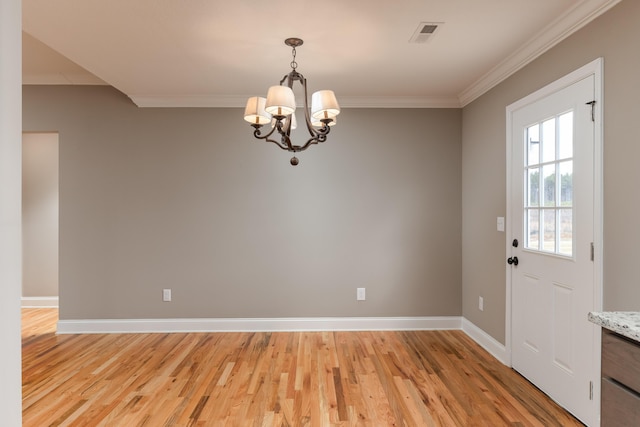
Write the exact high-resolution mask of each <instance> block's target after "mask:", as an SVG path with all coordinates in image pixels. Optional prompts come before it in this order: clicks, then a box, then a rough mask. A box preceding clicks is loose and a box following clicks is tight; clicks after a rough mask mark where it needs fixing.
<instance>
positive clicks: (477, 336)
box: [462, 318, 511, 366]
mask: <svg viewBox="0 0 640 427" xmlns="http://www.w3.org/2000/svg"><path fill="white" fill-rule="evenodd" d="M462 330H463V331H464V333H466V334H467V335H469V337H470V338H471V339H472V340H474V341H475V342H476V343H478V345H480V347H482V348H484V349H485V350H487V351H488V352H489V353H490V354H491V355H492V356H493V357H495V358H496V359H498V360H499V361H500V362H502V363H503V364H504V365H507V366H511V364H510V362H509V357H508V354H507V348H506V347H505V346H504V345H503V344H501V343H500V342H498V341H496V339H495V338H493V337H492V336H491V335H489V334H487V333H486V332H485V331H483V330H482V329H480V328H479V327H477V326H476V325H475V324H473V323H471V322H470V321H469V320H467V319H466V318H463V319H462Z"/></svg>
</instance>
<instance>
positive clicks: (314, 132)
mask: <svg viewBox="0 0 640 427" xmlns="http://www.w3.org/2000/svg"><path fill="white" fill-rule="evenodd" d="M284 43H285V44H286V45H287V46H290V47H291V48H292V56H293V60H292V61H291V71H290V72H289V73H288V74H285V76H284V77H283V78H282V80H280V84H279V85H276V86H271V87H270V88H269V90H268V91H267V97H266V98H263V97H259V96H253V97H251V98H249V99H248V100H247V105H246V107H245V110H244V119H245V120H246V121H247V122H249V123H250V124H251V126H252V127H253V128H254V131H253V136H254V137H255V138H257V139H261V140H264V141H267V142H272V143H274V144H275V145H277V146H278V147H280V148H281V149H283V150H286V151H291V152H293V153H298V152H300V151H304V150H306V149H307V148H309V147H310V146H311V145H315V144H319V143H321V142H325V141H326V140H327V135H328V134H329V130H330V126H333V125H335V123H336V121H335V119H336V116H337V115H338V114H340V106H339V105H338V100H337V99H336V95H335V94H334V93H333V91H332V90H320V91H317V92H315V93H314V94H313V95H312V97H311V106H310V105H309V99H308V94H307V79H305V78H304V76H303V75H302V74H300V73H299V72H298V71H297V69H296V68H297V66H298V63H297V62H296V47H299V46H302V43H303V41H302V40H301V39H298V38H289V39H286V40H285V41H284ZM295 82H298V83H299V84H300V86H301V87H302V91H303V99H302V101H303V102H302V104H303V108H304V120H303V121H302V123H303V124H304V126H303V127H306V128H307V130H308V132H309V135H310V136H311V137H310V138H309V139H307V141H306V142H305V143H304V144H301V145H296V144H294V143H293V142H292V140H291V131H292V130H294V129H296V127H297V125H298V124H297V120H296V116H295V114H294V113H295V111H296V95H295V93H294V90H293V88H294V83H295ZM298 105H300V104H298ZM267 123H271V129H270V130H268V131H266V133H263V130H262V126H263V125H265V124H267ZM272 137H275V138H276V139H274V138H272ZM278 137H279V138H278ZM298 163H299V160H298V158H297V157H295V155H294V157H292V158H291V164H292V165H294V166H295V165H297V164H298Z"/></svg>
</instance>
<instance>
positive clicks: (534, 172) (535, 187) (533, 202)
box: [527, 168, 540, 206]
mask: <svg viewBox="0 0 640 427" xmlns="http://www.w3.org/2000/svg"><path fill="white" fill-rule="evenodd" d="M527 182H528V184H527V189H528V193H529V196H528V197H527V200H529V206H540V191H539V189H540V169H539V168H531V169H529V173H528V175H527Z"/></svg>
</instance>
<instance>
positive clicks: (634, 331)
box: [589, 311, 640, 343]
mask: <svg viewBox="0 0 640 427" xmlns="http://www.w3.org/2000/svg"><path fill="white" fill-rule="evenodd" d="M589 321H590V322H593V323H595V324H596V325H600V326H602V327H603V328H606V329H609V330H610V331H613V332H616V333H618V334H620V335H623V336H625V337H627V338H631V339H632V340H634V341H637V342H639V343H640V311H601V312H591V313H589Z"/></svg>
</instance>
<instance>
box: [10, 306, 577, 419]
mask: <svg viewBox="0 0 640 427" xmlns="http://www.w3.org/2000/svg"><path fill="white" fill-rule="evenodd" d="M56 321H57V311H56V310H52V309H24V310H23V329H22V349H23V359H22V360H23V423H24V425H25V426H27V427H29V426H34V427H41V426H58V425H59V426H82V427H85V426H126V427H129V426H152V427H156V426H236V425H237V426H274V427H282V426H313V427H315V426H318V427H324V426H367V427H368V426H372V427H380V426H433V427H440V426H465V427H466V426H492V427H496V426H563V427H564V426H580V425H582V424H580V423H579V422H578V421H577V420H575V418H573V417H572V416H571V415H570V414H568V413H567V412H566V411H564V410H563V409H562V408H560V407H558V406H557V405H556V404H555V403H554V402H553V401H551V400H550V399H549V398H548V397H547V396H545V395H544V394H543V393H541V392H540V390H538V389H537V388H536V387H534V386H533V385H531V384H530V383H529V382H528V381H527V380H526V379H524V378H523V377H521V376H520V375H518V374H517V373H516V372H514V371H513V370H511V369H510V368H508V367H506V366H504V365H502V364H501V363H500V362H498V361H497V360H495V359H494V358H493V357H492V356H491V355H489V354H488V353H487V352H486V351H485V350H484V349H482V348H481V347H479V346H478V345H477V344H476V343H475V342H473V340H471V339H470V338H469V337H468V336H466V335H465V334H464V333H463V332H461V331H398V332H392V331H379V332H370V331H368V332H291V333H287V332H277V333H276V332H274V333H267V332H256V333H210V334H209V333H194V334H188V333H176V334H162V333H159V334H111V335H108V334H91V335H61V336H58V335H55V323H56Z"/></svg>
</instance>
